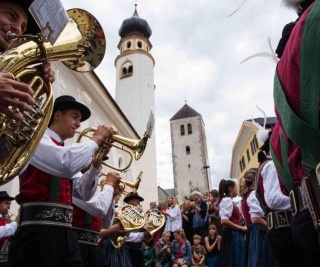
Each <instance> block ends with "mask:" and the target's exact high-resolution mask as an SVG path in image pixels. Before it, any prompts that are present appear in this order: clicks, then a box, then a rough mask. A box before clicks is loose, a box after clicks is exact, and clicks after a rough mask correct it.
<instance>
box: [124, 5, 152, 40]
mask: <svg viewBox="0 0 320 267" xmlns="http://www.w3.org/2000/svg"><path fill="white" fill-rule="evenodd" d="M134 34H137V35H140V36H143V37H147V38H149V37H150V36H151V34H152V30H151V28H150V26H149V24H148V22H147V21H146V20H145V19H142V18H140V17H139V15H138V12H137V8H136V9H135V11H134V13H133V15H132V17H130V18H128V19H125V20H124V21H123V22H122V25H121V27H120V29H119V35H120V37H121V38H123V37H126V36H130V35H134Z"/></svg>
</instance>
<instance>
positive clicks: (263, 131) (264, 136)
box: [251, 106, 269, 143]
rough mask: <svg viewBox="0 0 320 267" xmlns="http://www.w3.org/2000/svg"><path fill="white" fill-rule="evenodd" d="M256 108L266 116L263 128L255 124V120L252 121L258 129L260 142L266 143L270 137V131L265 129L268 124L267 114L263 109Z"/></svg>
mask: <svg viewBox="0 0 320 267" xmlns="http://www.w3.org/2000/svg"><path fill="white" fill-rule="evenodd" d="M256 107H257V109H259V110H260V111H261V112H262V114H263V116H264V121H263V126H261V125H260V124H259V123H257V122H255V121H254V119H253V118H252V119H251V121H252V123H253V124H254V125H255V126H256V127H257V128H258V131H257V139H258V140H259V141H260V142H262V143H264V142H265V141H266V140H267V139H268V137H269V131H268V130H267V129H266V128H265V127H266V122H267V116H266V113H265V112H264V111H263V110H262V109H261V108H259V107H258V106H256Z"/></svg>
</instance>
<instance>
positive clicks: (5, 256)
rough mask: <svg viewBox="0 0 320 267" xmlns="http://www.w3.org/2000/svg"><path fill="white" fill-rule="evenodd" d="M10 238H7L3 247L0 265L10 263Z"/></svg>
mask: <svg viewBox="0 0 320 267" xmlns="http://www.w3.org/2000/svg"><path fill="white" fill-rule="evenodd" d="M9 244H10V241H9V238H7V239H6V240H5V241H4V243H3V245H2V247H1V251H0V263H1V262H7V261H8V249H9Z"/></svg>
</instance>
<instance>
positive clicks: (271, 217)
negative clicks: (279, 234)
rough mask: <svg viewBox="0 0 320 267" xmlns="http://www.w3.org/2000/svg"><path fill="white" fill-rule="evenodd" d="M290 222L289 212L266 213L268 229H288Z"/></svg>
mask: <svg viewBox="0 0 320 267" xmlns="http://www.w3.org/2000/svg"><path fill="white" fill-rule="evenodd" d="M290 222H291V212H290V211H272V212H269V213H268V217H267V224H268V229H269V230H271V229H278V228H283V227H289V226H290Z"/></svg>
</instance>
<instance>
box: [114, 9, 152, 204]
mask: <svg viewBox="0 0 320 267" xmlns="http://www.w3.org/2000/svg"><path fill="white" fill-rule="evenodd" d="M151 34H152V31H151V28H150V26H149V24H148V22H147V21H146V20H144V19H142V18H140V17H139V15H138V12H137V5H135V11H134V13H133V15H132V16H131V17H130V18H128V19H125V20H124V21H123V23H122V25H121V27H120V29H119V35H120V37H121V40H120V42H119V44H118V49H119V51H120V53H119V55H118V56H117V57H116V59H115V66H116V90H115V100H116V102H117V104H118V105H119V107H120V108H121V110H122V111H123V113H124V114H125V116H126V117H127V119H128V120H129V121H130V123H131V124H132V126H133V127H134V128H135V130H136V131H137V133H138V134H139V135H140V136H141V137H142V136H143V134H144V132H145V130H146V126H147V122H148V119H149V115H150V111H151V110H152V111H153V112H154V106H155V100H154V90H155V85H154V76H153V69H154V65H155V60H154V58H153V56H152V55H151V54H150V50H151V49H152V44H151V42H150V40H149V38H150V36H151ZM155 143H156V142H155V129H153V133H152V137H151V138H150V139H149V140H148V144H147V148H146V151H145V152H144V155H143V157H142V158H141V159H140V160H139V161H137V162H135V161H134V162H133V164H132V165H131V166H132V167H133V168H134V169H135V170H134V172H137V174H138V173H139V172H140V171H143V176H142V182H141V184H140V187H139V193H141V194H143V197H144V198H145V202H147V203H145V202H144V203H145V204H144V205H149V203H148V201H157V200H158V197H157V196H156V194H155V192H156V188H157V165H156V145H155ZM148 194H149V195H150V196H148Z"/></svg>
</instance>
